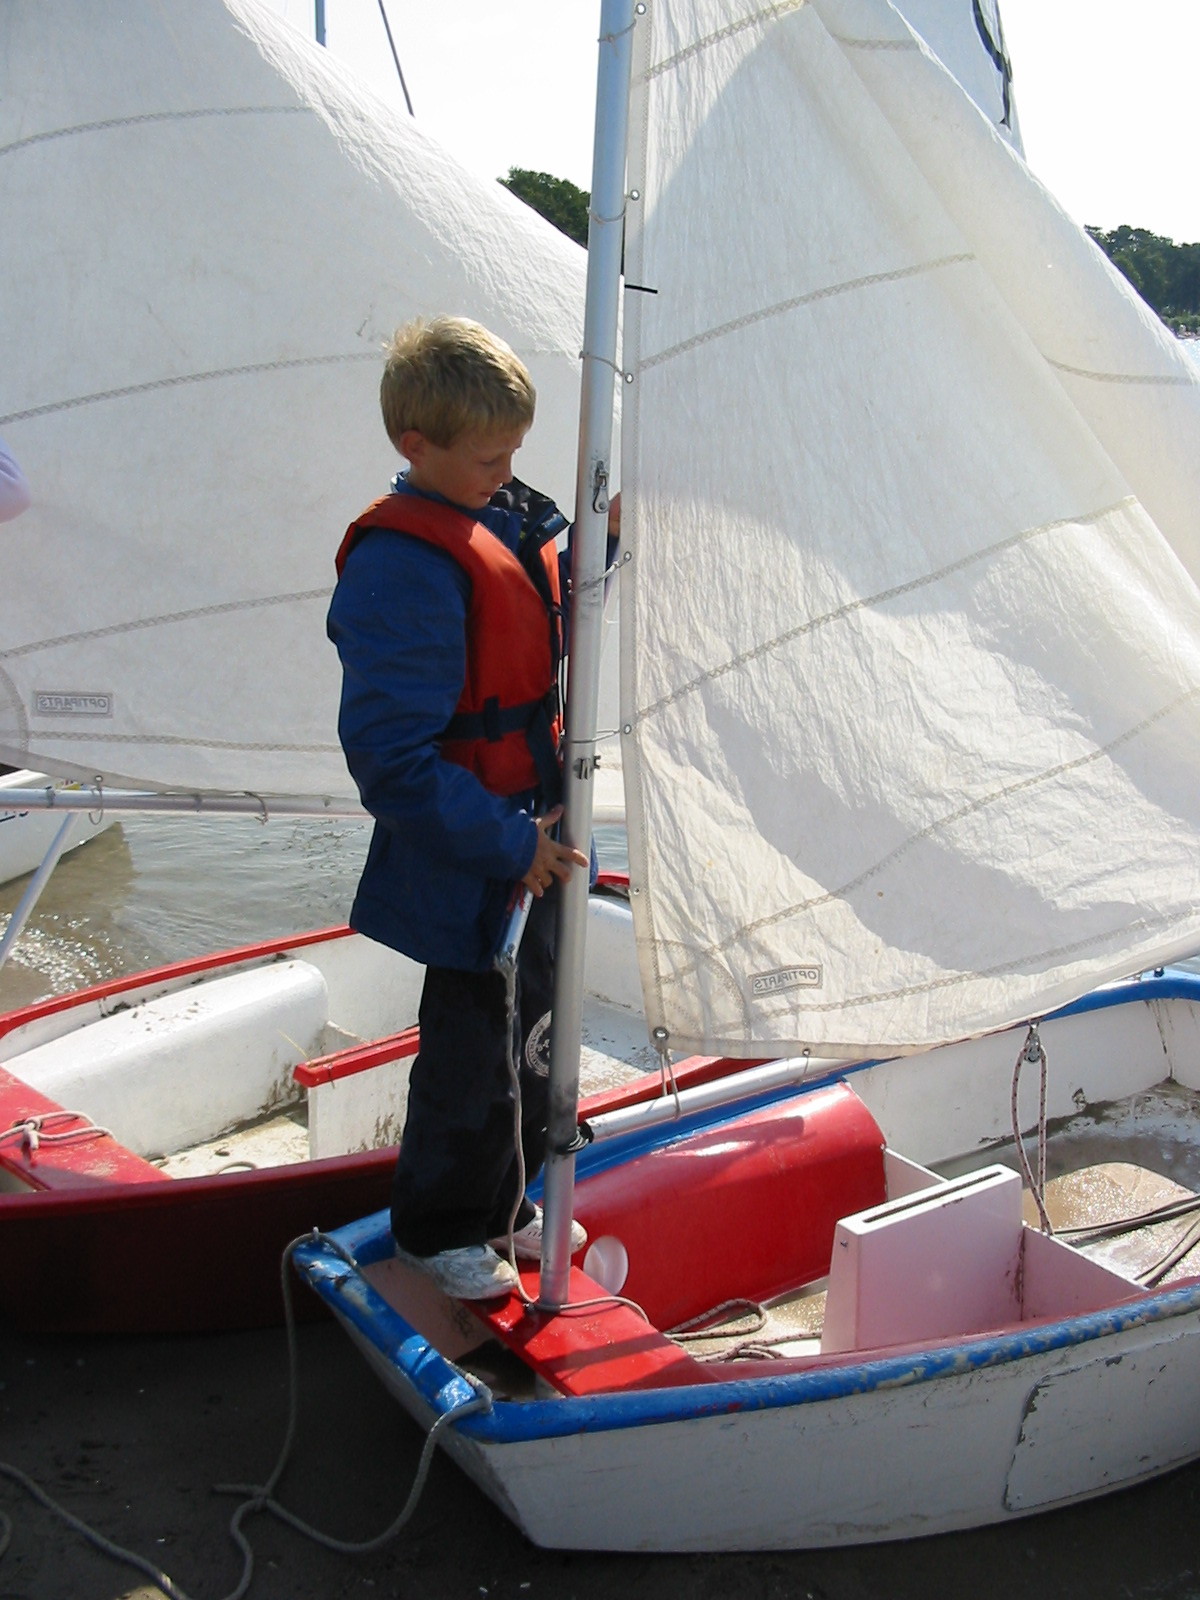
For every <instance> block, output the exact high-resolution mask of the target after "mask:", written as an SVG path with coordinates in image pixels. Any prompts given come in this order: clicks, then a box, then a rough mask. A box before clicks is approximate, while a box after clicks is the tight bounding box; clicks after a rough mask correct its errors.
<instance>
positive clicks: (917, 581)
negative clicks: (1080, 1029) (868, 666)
mask: <svg viewBox="0 0 1200 1600" xmlns="http://www.w3.org/2000/svg"><path fill="white" fill-rule="evenodd" d="M1136 504H1137V501H1136V498H1135V497H1134V496H1133V495H1126V496H1125V497H1124V499H1121V500H1118V501H1116V502H1115V503H1114V504H1113V505H1111V506H1104V507H1103V508H1102V509H1101V510H1099V511H1092V512H1088V513H1086V514H1082V515H1079V516H1073V517H1059V518H1057V519H1056V520H1055V521H1054V522H1044V523H1041V524H1039V525H1038V526H1037V527H1035V528H1025V529H1023V530H1022V531H1021V532H1020V533H1016V534H1013V536H1012V537H1011V538H1009V539H1001V540H1000V541H999V542H998V543H997V544H992V545H988V546H987V548H986V549H984V550H972V551H971V552H970V554H969V555H965V556H962V557H960V559H959V560H957V561H952V562H950V564H949V565H948V566H945V567H939V568H938V569H937V571H936V572H926V573H923V574H922V575H921V576H920V577H919V578H912V579H910V580H909V582H908V583H900V584H897V585H896V586H895V588H892V589H881V590H880V591H879V593H878V594H872V595H864V596H863V597H862V598H861V599H858V600H851V601H848V602H847V604H845V605H844V606H838V607H837V609H836V610H834V611H826V612H825V613H823V615H821V616H819V617H810V618H809V619H808V621H807V622H802V623H800V624H799V626H798V627H795V628H789V629H788V631H787V632H786V633H781V634H777V635H776V636H775V638H774V639H767V640H765V641H764V642H763V643H762V644H757V645H755V647H754V649H753V650H746V651H744V652H743V653H742V654H741V655H739V656H734V657H733V659H732V660H731V661H723V662H722V663H721V664H720V666H716V667H710V668H709V669H708V671H707V672H703V673H701V674H700V676H699V677H698V678H693V679H692V680H691V681H690V682H688V683H684V684H681V685H680V686H679V688H678V689H673V690H672V691H671V693H670V694H667V695H663V697H662V699H661V700H655V701H654V702H653V703H652V704H651V705H648V706H644V707H643V708H642V710H640V711H635V712H634V714H633V717H632V722H633V725H634V726H635V727H636V725H637V724H638V723H640V722H643V721H645V720H646V719H647V718H648V717H652V716H654V715H655V714H656V713H657V712H659V711H662V710H665V708H666V707H667V706H671V705H674V704H675V702H676V701H677V700H682V699H683V698H684V697H685V696H686V695H689V694H693V693H694V692H695V691H696V690H697V689H700V688H702V687H703V686H704V685H705V684H706V683H711V682H712V681H713V680H714V679H716V678H722V677H724V676H725V674H726V673H727V672H733V671H735V670H736V669H737V668H738V667H744V666H746V665H748V663H750V662H751V661H756V660H757V659H758V658H759V656H763V655H766V654H767V652H768V651H771V650H779V649H782V647H783V646H784V645H788V644H791V643H792V642H793V641H794V640H796V639H802V638H803V637H804V635H805V634H808V633H813V632H815V630H816V629H817V628H824V627H827V626H828V625H829V624H830V623H833V622H840V621H841V620H842V618H843V617H848V616H851V615H852V614H853V613H854V612H855V611H862V610H864V609H865V608H866V607H868V606H876V605H883V604H884V603H885V602H886V601H888V600H895V599H897V598H898V597H899V596H900V595H904V594H912V593H913V592H914V590H917V589H922V588H924V587H925V586H926V585H928V584H932V583H939V582H941V580H942V579H943V578H948V577H950V576H951V574H952V573H955V572H963V571H965V570H966V569H967V568H968V567H971V566H974V565H975V564H976V563H977V562H980V561H988V560H990V559H991V557H992V556H995V555H999V554H1000V553H1001V552H1002V551H1004V550H1014V549H1016V548H1017V546H1018V545H1022V544H1024V543H1026V542H1027V541H1028V540H1030V539H1036V538H1039V537H1040V536H1041V535H1042V534H1045V533H1053V532H1054V531H1055V530H1056V529H1058V528H1068V527H1072V526H1081V525H1086V524H1088V523H1095V522H1099V521H1101V520H1102V519H1103V518H1104V517H1109V516H1112V515H1113V513H1114V512H1117V511H1121V510H1124V509H1125V508H1127V507H1129V506H1132V505H1136ZM2 659H3V655H2V654H0V660H2Z"/></svg>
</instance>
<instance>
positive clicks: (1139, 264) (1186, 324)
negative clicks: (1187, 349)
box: [1087, 223, 1200, 333]
mask: <svg viewBox="0 0 1200 1600" xmlns="http://www.w3.org/2000/svg"><path fill="white" fill-rule="evenodd" d="M1087 231H1088V233H1089V234H1090V235H1091V237H1092V238H1093V239H1094V240H1095V241H1096V243H1097V244H1098V245H1099V246H1100V248H1101V250H1103V251H1104V253H1105V255H1106V256H1107V257H1108V258H1109V260H1110V261H1111V262H1112V263H1113V265H1114V266H1115V267H1119V268H1120V270H1121V271H1122V272H1123V273H1124V274H1125V276H1126V277H1127V278H1128V279H1129V281H1130V283H1131V284H1132V285H1133V287H1134V288H1135V289H1136V290H1137V292H1138V293H1139V294H1140V295H1141V297H1142V299H1143V300H1145V302H1146V303H1147V305H1149V306H1151V307H1152V308H1153V309H1154V310H1155V311H1157V312H1158V314H1159V316H1160V317H1161V318H1162V319H1163V321H1164V322H1165V323H1166V325H1167V327H1168V328H1171V329H1173V330H1174V331H1175V332H1176V333H1200V244H1176V243H1175V241H1174V240H1173V239H1167V238H1164V237H1163V235H1162V234H1159V233H1151V232H1150V230H1149V228H1131V227H1130V226H1129V225H1128V223H1122V225H1121V226H1120V227H1119V228H1112V229H1110V230H1109V231H1108V232H1107V233H1105V232H1104V231H1103V230H1102V229H1100V228H1089V229H1088V230H1087Z"/></svg>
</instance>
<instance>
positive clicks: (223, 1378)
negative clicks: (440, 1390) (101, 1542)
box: [0, 1321, 1200, 1600]
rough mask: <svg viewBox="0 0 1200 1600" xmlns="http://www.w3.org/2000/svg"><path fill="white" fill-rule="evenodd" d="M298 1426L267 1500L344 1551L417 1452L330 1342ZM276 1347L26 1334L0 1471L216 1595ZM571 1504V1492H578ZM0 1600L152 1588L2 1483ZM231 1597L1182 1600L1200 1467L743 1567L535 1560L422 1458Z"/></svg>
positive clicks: (463, 1484)
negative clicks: (373, 1549)
mask: <svg viewBox="0 0 1200 1600" xmlns="http://www.w3.org/2000/svg"><path fill="white" fill-rule="evenodd" d="M300 1352H301V1384H302V1409H301V1421H300V1429H299V1433H298V1436H297V1440H296V1445H295V1449H294V1452H293V1456H292V1465H291V1467H290V1468H289V1471H288V1473H287V1475H286V1477H285V1479H284V1481H283V1483H282V1485H281V1488H280V1498H281V1499H282V1500H283V1501H284V1503H285V1504H287V1505H288V1506H289V1507H291V1508H292V1509H293V1510H295V1511H296V1512H297V1513H298V1514H299V1515H301V1516H303V1517H305V1518H306V1519H307V1520H309V1521H312V1522H315V1523H316V1524H318V1525H319V1526H320V1527H322V1528H323V1529H325V1530H326V1531H328V1532H330V1533H333V1534H335V1535H337V1536H338V1537H340V1538H343V1539H367V1538H370V1537H372V1536H373V1535H374V1534H376V1533H378V1532H380V1531H381V1530H382V1529H383V1528H385V1527H386V1526H387V1525H388V1524H389V1523H390V1522H391V1520H392V1519H393V1517H394V1516H395V1515H396V1513H397V1511H398V1510H399V1508H400V1506H401V1505H402V1504H403V1502H404V1499H405V1496H406V1495H407V1492H408V1488H409V1485H410V1483H411V1481H412V1477H413V1473H414V1471H415V1468H416V1464H417V1459H418V1456H419V1453H420V1445H421V1438H420V1435H419V1433H418V1431H417V1429H416V1427H415V1426H414V1425H413V1423H412V1422H411V1421H410V1420H409V1419H408V1417H407V1416H406V1415H405V1414H404V1413H403V1412H402V1411H401V1410H400V1409H399V1408H398V1407H397V1406H395V1404H394V1403H393V1402H392V1401H391V1400H390V1399H388V1398H387V1397H386V1396H385V1394H384V1392H383V1390H382V1389H381V1388H380V1387H379V1386H378V1384H377V1383H376V1381H375V1379H374V1378H373V1377H372V1376H371V1374H370V1373H369V1372H368V1371H367V1369H366V1367H365V1366H364V1365H363V1363H362V1362H361V1360H360V1358H359V1357H358V1356H357V1355H356V1354H355V1352H354V1351H353V1350H352V1349H351V1347H350V1346H349V1344H348V1343H347V1341H346V1339H345V1337H344V1335H343V1334H342V1333H341V1331H340V1330H339V1329H338V1328H336V1327H335V1326H334V1325H333V1324H332V1323H331V1322H328V1321H320V1322H314V1323H309V1324H307V1325H305V1326H304V1327H302V1328H301V1331H300ZM286 1403H287V1372H286V1351H285V1345H284V1337H283V1334H282V1332H281V1331H278V1330H264V1331H260V1332H253V1333H241V1334H228V1335H219V1336H210V1337H206V1338H154V1339H150V1338H144V1339H102V1338H89V1339H83V1338H59V1337H56V1338H46V1337H42V1338H39V1337H33V1336H27V1335H18V1334H15V1333H13V1332H11V1331H0V1460H3V1461H4V1462H6V1463H9V1464H11V1465H13V1466H16V1467H18V1468H19V1469H21V1470H22V1471H24V1472H25V1473H27V1474H28V1475H29V1476H30V1477H32V1478H33V1479H35V1480H36V1481H37V1482H38V1483H39V1484H40V1485H41V1486H42V1487H43V1488H44V1489H45V1490H46V1492H47V1493H48V1494H50V1495H51V1496H53V1497H54V1498H55V1499H57V1500H59V1501H60V1502H61V1503H62V1504H63V1505H64V1506H66V1507H67V1508H68V1509H69V1510H71V1511H72V1512H73V1513H75V1515H77V1516H79V1517H81V1518H82V1519H84V1520H85V1521H87V1522H89V1523H91V1524H93V1525H94V1526H96V1527H98V1528H99V1529H100V1530H101V1531H102V1532H103V1533H105V1534H106V1535H107V1536H108V1537H109V1538H110V1539H113V1540H114V1541H116V1542H117V1543H119V1544H122V1545H125V1546H127V1547H130V1548H133V1549H135V1550H137V1551H138V1552H139V1553H141V1554H142V1555H144V1556H146V1557H147V1558H149V1559H152V1560H154V1561H155V1562H157V1563H158V1564H159V1565H160V1566H161V1568H162V1570H163V1571H165V1572H167V1573H168V1574H169V1575H170V1576H171V1578H172V1579H173V1580H174V1582H175V1583H176V1584H178V1585H179V1586H180V1587H181V1588H182V1589H183V1590H184V1591H185V1592H186V1593H187V1594H188V1595H189V1596H190V1597H191V1600H218V1597H223V1596H226V1595H228V1594H229V1593H230V1592H231V1591H232V1590H233V1589H234V1587H235V1585H236V1584H237V1581H238V1579H239V1576H240V1573H241V1557H240V1555H239V1554H238V1552H237V1551H236V1549H235V1548H234V1546H233V1544H232V1543H231V1541H230V1539H229V1537H228V1533H227V1527H228V1522H229V1517H230V1514H231V1512H232V1509H233V1507H234V1505H235V1504H236V1501H234V1500H232V1499H230V1498H228V1497H222V1496H219V1495H216V1494H214V1493H213V1492H212V1486H213V1485H214V1484H216V1483H221V1482H231V1481H232V1482H248V1481H249V1482H259V1481H261V1479H262V1478H263V1477H264V1476H266V1474H267V1473H269V1471H270V1470H271V1468H272V1466H273V1465H274V1462H275V1459H276V1456H277V1454H278V1450H279V1447H280V1444H281V1442H282V1439H283V1432H284V1427H285V1422H286ZM581 1492H586V1486H581ZM0 1509H2V1510H4V1511H6V1512H7V1513H8V1514H9V1516H10V1517H11V1518H12V1521H13V1524H14V1528H13V1535H12V1542H11V1546H10V1548H9V1550H8V1552H7V1554H6V1555H5V1556H4V1557H3V1558H0V1600H150V1597H153V1596H157V1595H158V1593H159V1591H158V1590H157V1589H155V1588H154V1587H153V1586H151V1585H150V1584H148V1583H147V1582H146V1581H145V1580H143V1579H142V1578H140V1577H139V1576H138V1574H137V1573H136V1572H134V1571H132V1570H130V1569H128V1568H125V1567H122V1566H119V1565H117V1564H116V1563H115V1562H113V1561H112V1560H110V1559H109V1558H108V1557H106V1556H103V1555H101V1554H99V1553H97V1552H96V1551H94V1550H93V1549H91V1548H90V1547H89V1546H88V1545H86V1544H85V1543H84V1542H83V1540H82V1538H81V1537H80V1536H79V1535H78V1534H77V1533H75V1532H74V1531H72V1530H70V1529H69V1528H67V1527H65V1526H63V1525H62V1524H60V1523H59V1522H58V1521H57V1520H56V1519H54V1518H53V1517H52V1516H51V1515H50V1514H49V1513H48V1512H46V1511H45V1510H43V1509H42V1508H41V1507H39V1506H38V1505H36V1504H35V1503H34V1502H33V1501H31V1500H30V1499H29V1498H28V1497H27V1496H26V1495H24V1494H23V1493H22V1491H21V1490H20V1489H19V1488H17V1487H16V1486H15V1485H13V1484H11V1483H10V1482H8V1481H7V1480H3V1479H0ZM246 1531H247V1533H248V1534H249V1537H250V1540H251V1543H252V1545H253V1547H254V1550H255V1555H256V1568H255V1574H254V1579H253V1582H252V1584H251V1587H250V1590H249V1595H250V1600H341V1597H343V1596H345V1597H352V1596H353V1597H356V1600H357V1597H362V1600H365V1597H367V1596H380V1597H383V1596H387V1597H393V1596H395V1597H403V1600H448V1597H456V1600H601V1597H606V1600H607V1597H612V1596H621V1597H623V1600H641V1597H645V1600H650V1597H653V1600H685V1597H686V1600H785V1597H787V1600H792V1597H795V1600H918V1597H920V1600H960V1597H961V1600H990V1597H993V1596H994V1597H997V1600H998V1597H1000V1596H1004V1597H1006V1600H1024V1597H1028V1600H1035V1597H1036V1600H1046V1597H1054V1600H1109V1597H1111V1600H1129V1597H1151V1596H1153V1597H1154V1600H1195V1597H1196V1596H1198V1595H1200V1465H1196V1466H1193V1467H1189V1468H1184V1469H1183V1470H1181V1471H1179V1472H1177V1473H1175V1474H1173V1475H1172V1476H1170V1477H1168V1478H1166V1479H1162V1480H1160V1481H1159V1482H1157V1483H1154V1484H1148V1485H1146V1486H1144V1487H1142V1488H1140V1489H1136V1490H1132V1491H1128V1492H1126V1493H1124V1494H1121V1495H1118V1496H1114V1497H1111V1498H1109V1499H1107V1500H1100V1501H1093V1502H1091V1503H1090V1504H1087V1505H1082V1506H1076V1507H1073V1508H1069V1509H1067V1510H1063V1511H1058V1512H1053V1513H1049V1514H1046V1515H1042V1516H1040V1517H1033V1518H1030V1519H1026V1520H1022V1521H1017V1522H1013V1523H1010V1524H1008V1525H1007V1526H1004V1527H998V1528H992V1529H987V1530H984V1531H982V1532H978V1533H970V1534H959V1535H944V1536H942V1537H939V1538H935V1539H928V1540H910V1541H907V1542H904V1543H897V1544H890V1545H875V1546H869V1547H862V1548H859V1549H851V1550H832V1551H817V1552H801V1553H780V1554H755V1555H715V1556H714V1555H703V1556H690V1555H680V1556H643V1555H615V1556H614V1555H592V1554H574V1553H572V1554H568V1553H563V1552H555V1551H544V1550H539V1549H536V1548H535V1547H534V1546H532V1545H530V1544H529V1543H527V1542H526V1540H525V1539H524V1538H523V1537H522V1536H521V1535H520V1534H519V1533H517V1532H516V1531H515V1530H514V1529H513V1528H512V1527H511V1525H510V1524H509V1523H508V1522H506V1521H505V1519H504V1518H503V1517H502V1516H501V1514H500V1513H499V1512H498V1511H497V1510H496V1509H495V1508H494V1507H493V1506H492V1505H491V1503H490V1502H489V1501H487V1500H486V1499H485V1498H484V1497H483V1496H482V1495H481V1494H480V1493H479V1492H478V1491H477V1490H476V1489H475V1487H474V1486H473V1485H472V1484H471V1483H469V1482H468V1481H467V1480H466V1479H465V1478H464V1477H463V1476H462V1475H461V1473H459V1471H458V1470H457V1468H455V1467H454V1466H453V1465H452V1464H451V1463H449V1462H448V1461H446V1460H445V1459H444V1458H443V1457H441V1456H439V1457H438V1458H437V1459H436V1460H435V1462H434V1466H433V1470H432V1472H431V1474H430V1478H429V1482H428V1485H427V1487H426V1491H425V1494H424V1497H423V1499H422V1501H421V1504H420V1505H419V1507H418V1509H417V1512H416V1514H415V1516H414V1518H413V1520H412V1522H411V1523H410V1524H409V1526H408V1528H407V1529H405V1530H404V1531H403V1532H402V1533H401V1534H400V1535H399V1536H398V1537H397V1538H396V1540H395V1541H394V1542H393V1543H392V1544H390V1545H389V1546H388V1547H387V1548H385V1549H383V1550H381V1551H379V1552H377V1553H375V1554H373V1555H369V1556H345V1555H338V1554H334V1553H332V1552H330V1551H327V1550H324V1549H321V1548H320V1547H318V1546H316V1545H314V1544H311V1543H309V1542H308V1541H307V1540H305V1539H303V1538H301V1537H300V1535H298V1534H297V1533H295V1532H294V1531H292V1530H291V1529H288V1528H285V1527H282V1526H281V1525H280V1524H278V1523H276V1522H275V1521H274V1520H272V1519H270V1518H268V1517H263V1516H259V1517H254V1518H251V1519H250V1520H249V1521H248V1522H247V1524H246Z"/></svg>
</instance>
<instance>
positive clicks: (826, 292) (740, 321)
mask: <svg viewBox="0 0 1200 1600" xmlns="http://www.w3.org/2000/svg"><path fill="white" fill-rule="evenodd" d="M974 260H975V257H974V255H972V254H970V253H969V252H968V253H967V254H965V255H957V256H939V257H938V259H937V260H936V261H920V262H918V263H917V264H916V265H915V266H911V267H896V268H895V269H894V270H893V271H891V272H872V273H870V274H869V275H868V276H867V277H865V278H851V279H848V280H847V282H845V283H834V284H829V285H827V286H826V287H825V288H822V289H813V290H812V291H811V292H810V293H809V294H798V295H794V296H793V297H792V298H791V299H790V300H781V301H779V303H778V304H777V305H773V306H764V307H763V308H762V310H761V311H751V312H749V313H748V314H747V315H746V316H744V317H737V318H736V319H735V320H734V321H733V322H723V323H722V324H721V325H720V326H719V327H716V328H709V329H707V330H706V332H704V333H698V334H696V335H695V337H694V338H691V339H684V340H683V341H682V343H680V344H673V345H670V346H669V347H668V348H667V349H666V350H660V351H659V352H658V354H657V355H652V356H647V357H646V359H645V360H644V361H640V362H639V363H638V370H639V371H641V372H647V371H649V369H650V368H651V367H657V366H658V365H659V364H660V363H661V362H663V361H670V360H671V359H672V358H673V357H674V356H678V355H682V354H683V353H684V352H685V351H687V350H694V349H695V348H696V347H697V346H698V345H702V344H707V343H708V342H709V341H710V340H712V339H723V338H724V337H725V335H726V334H728V333H737V332H738V331H739V330H740V329H742V328H749V327H753V325H754V324H755V323H756V322H765V321H766V320H767V319H768V318H769V317H778V316H782V315H783V314H784V313H785V312H787V311H794V310H795V309H796V307H797V306H807V305H812V304H814V303H815V302H816V301H818V300H828V299H830V298H831V297H832V296H833V295H839V294H853V293H854V292H855V291H856V290H858V289H869V288H871V287H873V286H874V285H875V284H877V283H898V282H900V281H901V280H902V279H904V278H915V277H918V276H919V275H920V274H921V273H923V272H938V271H940V270H941V268H942V267H955V266H961V265H963V264H964V263H965V262H968V261H974ZM4 420H5V419H4V418H3V417H0V422H3V421H4Z"/></svg>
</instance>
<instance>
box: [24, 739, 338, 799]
mask: <svg viewBox="0 0 1200 1600" xmlns="http://www.w3.org/2000/svg"><path fill="white" fill-rule="evenodd" d="M30 738H31V740H36V741H37V744H38V745H39V746H41V745H42V744H43V743H44V742H46V741H49V740H51V739H59V740H64V739H65V740H69V741H71V742H73V743H76V744H78V743H84V744H104V745H109V744H140V745H160V744H171V745H186V746H187V747H188V748H189V749H197V750H288V751H292V752H294V753H299V754H301V755H314V756H319V755H338V754H340V753H341V748H342V747H341V745H340V744H262V743H259V742H257V741H255V742H252V741H248V740H247V741H243V740H238V739H198V738H193V737H191V736H189V735H187V734H173V733H104V734H94V733H90V732H88V733H85V732H83V731H77V732H74V733H71V732H66V731H59V732H42V731H40V730H39V731H38V732H37V733H36V734H31V735H30ZM237 792H238V793H241V791H240V790H238V791H237Z"/></svg>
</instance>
